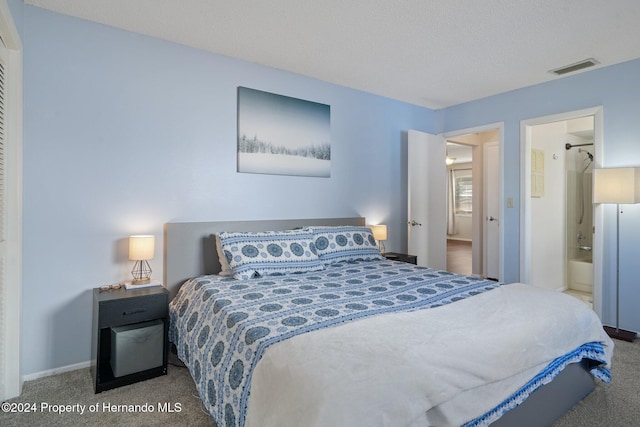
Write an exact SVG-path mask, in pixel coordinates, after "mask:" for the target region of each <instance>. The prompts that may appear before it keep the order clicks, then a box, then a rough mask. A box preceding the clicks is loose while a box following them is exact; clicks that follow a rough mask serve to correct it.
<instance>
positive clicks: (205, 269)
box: [163, 217, 365, 299]
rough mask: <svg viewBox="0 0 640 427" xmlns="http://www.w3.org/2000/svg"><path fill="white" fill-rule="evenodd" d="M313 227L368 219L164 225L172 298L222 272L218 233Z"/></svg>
mask: <svg viewBox="0 0 640 427" xmlns="http://www.w3.org/2000/svg"><path fill="white" fill-rule="evenodd" d="M311 225H329V226H337V225H365V218H363V217H354V218H324V219H288V220H266V221H222V222H169V223H166V224H165V225H164V278H163V283H164V285H165V286H166V287H167V289H168V290H169V292H170V298H171V299H173V297H174V296H175V295H176V293H178V289H179V288H180V285H181V284H182V283H184V281H185V280H187V279H189V278H191V277H195V276H200V275H203V274H215V273H218V272H219V271H220V262H219V261H218V254H217V252H216V245H215V239H214V237H213V235H214V234H216V233H220V232H222V231H268V230H288V229H292V228H296V227H305V226H311Z"/></svg>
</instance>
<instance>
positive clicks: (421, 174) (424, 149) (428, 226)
mask: <svg viewBox="0 0 640 427" xmlns="http://www.w3.org/2000/svg"><path fill="white" fill-rule="evenodd" d="M407 156H408V159H407V169H408V170H407V195H408V215H407V227H408V231H407V238H408V253H409V254H412V255H416V256H417V257H418V265H422V266H425V267H431V268H435V269H440V270H444V269H446V266H447V241H446V238H447V234H446V227H447V226H446V224H447V214H446V197H447V185H446V183H447V181H446V180H447V168H446V166H445V157H446V145H445V141H444V138H443V137H442V136H438V135H431V134H428V133H424V132H418V131H415V130H410V131H409V146H408V150H407Z"/></svg>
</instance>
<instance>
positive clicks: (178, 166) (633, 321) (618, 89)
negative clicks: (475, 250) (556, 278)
mask: <svg viewBox="0 0 640 427" xmlns="http://www.w3.org/2000/svg"><path fill="white" fill-rule="evenodd" d="M9 4H10V7H11V11H12V13H13V14H14V18H15V19H16V26H17V27H18V29H19V31H20V32H21V35H22V39H23V44H24V85H25V93H24V98H25V100H24V102H25V114H24V223H23V227H24V277H23V322H22V340H23V349H22V362H23V363H22V369H23V374H32V373H37V372H41V371H44V370H48V369H53V368H57V367H62V366H67V365H70V364H74V363H80V362H85V361H87V360H88V359H89V354H90V329H91V310H92V307H91V289H92V288H93V287H95V286H98V285H100V284H104V283H109V282H116V281H120V280H123V279H126V278H127V277H129V274H130V273H129V271H130V269H131V263H130V262H129V261H128V260H127V259H126V237H127V236H128V235H130V234H133V233H152V234H155V235H156V237H157V243H156V251H157V256H156V259H155V260H154V261H153V262H152V268H153V269H154V271H155V272H157V273H158V274H156V276H158V277H161V268H162V259H161V253H162V252H161V248H162V225H163V224H164V223H165V222H167V221H174V220H185V221H191V220H193V221H198V220H230V219H257V218H264V219H272V218H285V217H287V218H295V217H334V216H351V215H364V216H367V217H368V218H369V219H370V220H371V222H385V223H387V224H388V225H389V227H390V230H389V241H388V242H387V248H388V249H389V250H402V249H404V248H405V247H406V232H405V226H404V221H405V219H406V205H405V200H406V183H405V176H404V174H405V170H406V130H407V129H417V130H422V131H425V132H431V133H439V132H442V131H444V132H447V131H454V130H459V129H466V128H469V127H473V126H479V125H484V124H488V123H495V122H504V123H505V150H504V156H505V177H504V178H505V179H504V182H505V197H513V198H514V202H515V206H519V189H520V184H519V179H520V176H519V165H520V148H519V145H520V135H519V132H520V121H521V120H523V119H529V118H535V117H540V116H545V115H549V114H555V113H560V112H566V111H573V110H578V109H583V108H587V107H593V106H598V105H603V106H604V118H605V123H604V135H605V141H604V144H605V160H604V165H605V166H607V167H610V166H623V165H625V166H628V165H640V143H639V142H638V141H639V140H640V120H638V117H640V102H639V101H638V100H639V99H640V82H639V77H638V76H640V61H633V62H629V63H625V64H620V65H617V66H613V67H608V68H603V69H600V70H595V71H591V72H588V73H583V74H580V75H577V76H574V77H569V78H563V79H559V80H556V81H553V82H550V83H547V84H543V85H538V86H534V87H530V88H525V89H521V90H517V91H513V92H509V93H506V94H502V95H498V96H494V97H489V98H485V99H482V100H478V101H474V102H470V103H466V104H462V105H459V106H455V107H451V108H448V109H445V110H442V111H439V112H437V113H436V112H434V111H432V110H428V109H425V108H420V107H416V106H412V105H408V104H405V103H400V102H396V101H392V100H389V99H385V98H381V97H378V96H374V95H371V94H367V93H363V92H358V91H355V90H351V89H347V88H343V87H339V86H335V85H331V84H328V83H324V82H320V81H317V80H313V79H309V78H305V77H302V76H299V75H295V74H290V73H285V72H281V71H277V70H273V69H270V68H266V67H261V66H258V65H255V64H250V63H246V62H241V61H236V60H232V59H229V58H224V57H221V56H217V55H212V54H208V53H205V52H202V51H198V50H195V49H190V48H186V47H183V46H179V45H176V44H171V43H167V42H163V41H160V40H156V39H152V38H148V37H143V36H139V35H135V34H132V33H128V32H125V31H120V30H116V29H113V28H109V27H105V26H101V25H97V24H93V23H89V22H85V21H82V20H78V19H74V18H70V17H65V16H62V15H58V14H55V13H51V12H48V11H45V10H41V9H38V8H34V7H30V6H23V5H22V3H21V2H18V1H16V0H10V2H9ZM237 86H246V87H252V88H256V89H259V90H264V91H269V92H273V93H278V94H282V95H288V96H293V97H296V98H302V99H309V100H312V101H315V102H321V103H325V104H329V105H331V127H332V157H333V160H332V170H331V178H330V179H322V178H304V177H282V176H269V175H248V174H238V173H236V172H235V168H236V152H235V140H236V88H237ZM505 211H506V215H505V219H504V226H505V235H506V236H507V240H506V242H505V256H506V258H505V261H506V262H505V264H506V265H505V273H506V274H505V279H506V281H515V280H518V278H519V247H520V243H519V237H518V236H519V211H518V209H517V208H515V209H506V210H505ZM607 213H608V215H607V218H606V220H607V231H608V233H606V234H605V247H606V248H605V249H606V251H605V255H606V256H605V270H606V277H607V280H606V282H605V284H604V285H605V291H606V295H605V297H606V302H607V304H606V306H605V320H608V321H609V322H611V321H612V316H613V314H612V313H613V311H612V309H611V306H612V301H613V296H615V294H613V293H612V287H613V280H612V278H614V277H615V258H614V257H613V251H614V249H615V239H614V238H615V235H612V233H611V229H612V227H611V225H612V224H613V221H614V219H615V215H614V213H615V211H608V212H607ZM621 227H622V232H621V235H622V238H621V242H620V243H621V252H622V254H621V257H620V262H621V283H622V290H621V301H622V307H621V313H622V326H623V327H626V328H629V329H633V330H636V331H640V311H638V310H636V308H635V305H636V304H637V302H638V301H640V286H638V285H637V280H636V279H635V278H637V277H640V263H638V262H637V259H636V256H635V255H634V253H633V252H632V251H633V249H634V246H635V245H636V244H637V242H638V241H639V239H640V208H637V207H636V206H632V207H629V208H628V209H627V210H626V211H625V215H624V217H623V220H622V224H621Z"/></svg>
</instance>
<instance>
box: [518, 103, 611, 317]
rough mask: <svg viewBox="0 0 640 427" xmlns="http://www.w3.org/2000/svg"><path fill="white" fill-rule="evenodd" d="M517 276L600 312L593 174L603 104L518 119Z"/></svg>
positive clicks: (597, 218) (597, 211)
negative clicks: (520, 161) (519, 207)
mask: <svg viewBox="0 0 640 427" xmlns="http://www.w3.org/2000/svg"><path fill="white" fill-rule="evenodd" d="M521 135H522V138H523V140H522V142H521V144H522V145H521V147H522V153H523V155H522V159H523V164H522V167H521V170H522V173H523V175H522V176H521V183H522V188H521V195H522V197H521V200H522V217H521V224H523V238H522V239H521V245H522V247H521V254H522V259H521V278H520V280H521V281H522V282H524V283H530V284H532V285H536V286H542V287H546V288H549V289H555V290H558V291H562V292H566V293H569V294H571V295H573V296H576V297H577V298H579V299H580V300H582V301H584V302H585V303H586V304H587V305H589V306H591V307H592V308H593V309H594V310H595V311H596V313H597V314H598V315H599V316H600V315H601V295H602V294H601V293H602V282H601V279H600V277H601V274H600V273H599V271H600V268H601V267H600V266H601V261H600V260H601V256H602V255H601V253H600V251H599V249H598V248H600V247H602V246H601V243H600V239H601V237H600V236H601V233H600V232H599V230H601V229H602V214H601V208H600V207H599V206H597V205H595V206H594V205H593V203H592V202H591V182H592V180H591V171H592V170H593V168H595V167H598V166H599V165H600V164H601V160H602V146H601V145H602V109H601V108H593V109H587V110H580V111H575V112H570V113H565V114H559V115H554V116H547V117H542V118H539V119H532V120H527V121H524V122H522V133H521Z"/></svg>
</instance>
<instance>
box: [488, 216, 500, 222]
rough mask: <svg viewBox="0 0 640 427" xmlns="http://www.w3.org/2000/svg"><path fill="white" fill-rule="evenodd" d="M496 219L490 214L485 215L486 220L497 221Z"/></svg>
mask: <svg viewBox="0 0 640 427" xmlns="http://www.w3.org/2000/svg"><path fill="white" fill-rule="evenodd" d="M497 220H498V218H494V217H492V216H488V217H487V221H497Z"/></svg>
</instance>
